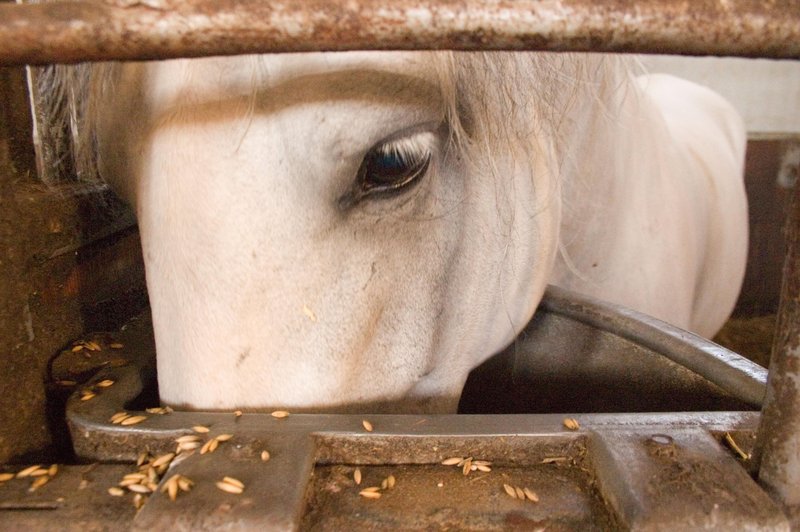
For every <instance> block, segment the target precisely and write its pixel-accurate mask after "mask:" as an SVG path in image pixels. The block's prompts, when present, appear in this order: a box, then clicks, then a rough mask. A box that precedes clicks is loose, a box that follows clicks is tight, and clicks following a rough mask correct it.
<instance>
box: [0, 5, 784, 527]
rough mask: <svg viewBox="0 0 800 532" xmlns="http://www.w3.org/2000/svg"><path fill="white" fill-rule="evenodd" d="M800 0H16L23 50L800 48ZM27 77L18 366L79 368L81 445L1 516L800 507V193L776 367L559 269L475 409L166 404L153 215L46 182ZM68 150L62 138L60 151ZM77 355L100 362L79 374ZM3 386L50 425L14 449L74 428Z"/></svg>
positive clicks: (710, 514) (518, 520) (0, 442)
mask: <svg viewBox="0 0 800 532" xmlns="http://www.w3.org/2000/svg"><path fill="white" fill-rule="evenodd" d="M798 20H800V4H798V3H797V2H791V3H788V4H787V5H782V6H780V7H776V6H775V5H773V4H772V3H762V2H751V1H745V0H741V1H730V2H722V1H720V2H715V1H701V2H694V3H692V4H691V5H687V3H685V2H678V1H660V2H654V1H653V2H640V3H638V4H636V5H633V6H632V5H629V4H628V3H624V2H608V3H601V4H597V3H594V2H586V1H580V0H574V1H568V0H562V1H555V2H543V1H534V0H530V1H522V2H514V3H509V4H506V3H502V2H486V1H475V2H471V1H466V2H463V1H462V2H435V3H425V2H392V1H388V0H387V1H386V2H368V3H363V4H359V3H357V2H305V1H303V2H284V3H281V2H268V3H267V2H259V1H239V2H210V1H198V0H194V1H188V0H184V1H175V2H162V1H160V0H148V1H143V2H113V3H112V2H109V3H106V4H89V3H80V2H76V3H52V4H31V5H11V4H0V64H2V65H26V64H27V65H42V64H48V63H73V62H77V61H84V60H90V61H91V60H114V59H119V60H123V59H126V60H127V59H158V58H168V57H195V56H205V55H225V54H241V53H271V52H275V53H279V52H296V51H306V50H330V51H337V50H357V49H456V50H478V49H497V50H552V51H566V50H574V51H583V50H593V51H605V52H643V53H647V52H658V53H675V54H698V55H703V54H708V55H738V56H745V57H771V58H785V59H796V58H800V25H798V24H797V22H798ZM21 82H22V79H21V70H12V69H5V70H3V71H2V78H0V83H2V86H1V87H2V90H3V91H4V97H5V98H6V101H5V102H4V104H3V107H0V110H2V113H3V114H2V115H0V118H2V119H3V122H2V123H0V125H1V126H2V129H0V133H2V134H3V135H4V138H2V139H0V148H2V149H1V150H0V171H2V172H5V173H7V174H8V175H11V176H14V177H13V179H9V180H7V181H3V183H2V184H3V187H4V188H2V189H0V192H2V194H3V195H2V196H0V198H2V200H3V203H2V205H4V207H3V209H4V211H3V213H2V217H0V222H2V225H0V228H2V230H3V231H4V232H3V233H2V234H3V238H4V239H6V240H4V245H5V242H8V249H9V250H10V252H9V253H8V254H7V257H6V258H4V260H3V263H2V266H4V267H5V268H6V269H7V271H4V270H0V272H3V278H2V279H0V282H3V283H6V284H0V286H2V287H4V289H5V290H6V292H5V294H7V295H8V299H9V300H10V301H17V300H19V301H20V302H21V303H20V304H19V305H18V306H19V309H18V312H17V313H16V314H15V316H21V319H20V320H19V323H16V322H15V323H11V324H3V323H0V325H2V326H3V329H2V330H3V334H5V335H8V336H9V338H10V339H4V343H6V344H9V343H14V342H15V341H16V342H17V344H15V345H14V348H13V349H12V350H11V351H10V354H9V356H8V358H7V360H0V364H4V365H6V367H7V368H8V372H9V373H11V372H15V373H14V374H20V375H22V374H24V372H20V371H19V370H18V369H17V367H18V366H20V365H22V364H23V362H25V363H27V364H29V365H30V366H31V372H32V373H33V374H34V376H33V377H31V379H30V380H31V382H33V381H35V372H36V371H37V369H36V368H39V370H41V369H42V366H45V367H46V370H47V373H48V375H49V376H51V377H52V379H51V382H50V383H49V386H51V387H55V388H56V389H59V388H58V387H59V386H63V387H64V389H66V390H69V391H73V390H74V393H71V395H70V396H69V398H68V400H67V401H66V424H68V426H69V430H70V435H71V446H72V448H73V449H74V452H75V463H71V464H62V465H58V466H52V467H51V466H50V465H49V462H50V461H51V460H49V459H48V458H49V457H48V456H47V455H46V454H45V455H41V454H39V455H37V454H30V455H29V456H28V457H27V461H28V463H29V464H30V467H23V466H16V465H15V466H4V467H3V468H2V471H4V472H6V473H4V474H2V475H0V479H5V480H3V481H0V523H4V524H5V523H8V524H9V525H10V526H12V527H14V526H16V527H22V526H40V527H48V526H49V527H54V526H57V527H74V528H81V529H83V528H86V527H89V528H116V527H118V526H128V527H133V528H149V527H154V526H168V527H178V528H180V529H195V528H199V529H204V528H213V527H223V526H225V527H241V528H245V527H268V528H282V529H283V528H287V529H294V528H328V529H340V528H344V527H348V526H349V527H353V526H357V527H371V528H379V529H380V528H402V529H409V528H434V527H435V528H439V527H441V528H445V527H450V528H459V529H460V528H473V529H506V528H531V527H533V528H539V527H550V526H552V527H555V528H565V529H616V528H623V529H624V528H633V529H661V528H664V529H666V528H709V527H720V528H737V529H738V528H769V529H788V528H789V526H790V525H793V526H797V523H798V521H797V515H798V514H797V508H799V507H800V506H798V505H799V504H800V500H798V499H800V478H798V476H800V473H798V467H800V466H799V465H798V458H799V457H800V453H798V442H797V439H798V438H800V418H798V415H797V409H798V408H800V397H798V395H797V390H796V387H795V386H794V385H793V383H794V382H795V379H796V378H797V363H796V358H797V356H800V353H798V344H800V330H798V327H800V309H799V308H798V299H800V286H798V283H800V258H799V257H798V252H800V251H798V247H797V245H798V231H797V228H798V227H800V201H798V200H797V196H798V193H797V191H796V192H795V197H796V199H795V202H794V207H793V211H792V216H793V218H792V219H791V220H790V222H789V228H790V232H789V240H790V243H791V246H790V250H789V253H788V255H787V259H786V266H785V271H784V284H783V293H782V296H781V301H782V306H781V312H780V319H779V324H778V335H777V338H776V342H775V348H774V354H773V363H772V373H771V374H770V378H769V383H768V382H767V375H766V371H765V370H764V369H763V368H761V367H759V366H757V365H755V364H753V363H750V362H748V361H747V360H745V359H743V358H742V357H740V356H738V355H736V354H735V353H732V352H730V351H727V350H725V349H723V348H721V347H719V346H717V345H715V344H712V343H711V342H708V341H705V340H703V339H700V338H698V337H695V336H694V335H691V334H689V333H686V332H684V331H681V330H679V329H676V328H674V327H670V326H668V325H666V324H663V323H660V322H658V321H656V320H653V319H651V318H648V317H647V316H643V315H641V314H638V313H635V312H632V311H628V310H626V309H623V308H620V307H616V306H613V305H609V304H605V303H602V302H599V301H596V300H593V299H591V298H586V297H581V296H578V295H577V294H572V293H568V292H566V291H563V290H559V289H556V288H552V289H550V290H549V291H548V294H547V295H546V297H545V300H544V302H543V304H542V306H541V308H540V310H539V311H538V312H537V315H536V316H535V317H534V319H533V321H532V322H531V323H530V324H529V326H528V328H527V329H526V330H525V332H524V333H523V335H522V336H521V337H520V338H519V339H518V340H517V342H516V343H515V345H514V346H512V347H511V348H509V349H508V350H507V351H505V352H503V353H501V354H500V355H498V356H497V357H495V358H494V359H492V360H491V361H489V362H488V363H487V364H486V365H485V366H484V367H482V368H479V369H478V370H476V372H475V373H474V374H473V377H472V378H471V379H470V381H469V382H468V384H467V388H466V390H465V392H464V396H463V397H462V403H461V410H462V412H464V413H467V414H469V415H464V414H461V415H443V416H423V415H359V416H353V415H333V414H292V413H286V412H274V413H272V414H259V413H242V412H238V411H237V412H177V411H175V412H173V411H171V410H169V409H165V408H162V407H160V406H159V404H158V396H157V391H156V390H155V387H154V379H153V373H154V367H153V351H154V348H153V345H152V336H151V331H150V328H149V324H148V322H147V319H146V318H139V319H134V320H133V321H127V320H128V318H131V317H132V316H134V315H136V314H138V313H139V312H140V311H141V310H142V307H143V300H142V295H141V293H142V290H143V281H142V266H141V259H140V257H139V256H138V254H137V246H138V241H137V237H136V232H135V229H134V228H133V227H132V221H131V218H130V217H129V216H128V215H126V214H124V213H123V214H119V212H118V210H117V209H110V210H111V211H113V212H114V213H115V214H114V215H113V216H112V215H109V209H99V208H98V207H97V205H98V204H101V203H102V204H103V205H106V206H108V204H109V202H113V200H111V199H108V198H105V199H103V198H104V197H105V195H106V193H105V192H104V191H103V190H97V189H92V190H87V191H82V190H77V191H76V189H75V187H74V186H73V187H71V188H69V187H67V188H64V189H59V190H61V194H60V195H55V196H54V195H53V194H52V190H48V189H45V188H43V187H42V186H41V185H39V184H38V181H37V180H36V178H35V175H36V171H35V167H36V161H35V160H34V157H33V155H32V152H31V151H30V149H29V145H28V144H29V141H28V140H27V139H28V136H29V134H30V129H29V128H30V125H29V122H30V120H29V118H28V116H27V113H26V112H25V111H23V110H24V109H27V104H26V103H25V102H26V95H25V93H24V91H23V90H20V87H21V86H22V85H21ZM6 96H7V97H6ZM34 116H35V113H34ZM46 164H49V163H48V162H47V159H46V157H44V156H43V157H42V158H40V160H39V167H40V171H44V165H46ZM12 182H13V183H12ZM20 183H21V184H22V185H20ZM12 184H13V187H12ZM795 188H796V189H797V188H798V187H795ZM15 220H18V222H16V223H17V225H14V223H15ZM31 249H35V250H36V251H37V252H31ZM121 287H125V288H126V290H120V288H121ZM123 322H125V327H124V328H123V327H122V326H121V325H122V323H123ZM109 329H114V330H113V332H111V333H104V334H101V335H95V336H92V337H91V338H87V339H86V340H85V341H83V342H81V343H76V344H71V343H69V344H68V343H67V342H69V340H70V339H71V338H74V337H77V336H78V335H80V334H82V333H83V332H85V331H87V330H109ZM18 339H22V341H19V340H18ZM26 339H27V342H26V341H25V340H26ZM53 353H59V356H57V357H55V358H52V357H51V355H52V354H53ZM75 368H79V369H80V370H81V371H78V370H76V369H75ZM98 370H99V371H98ZM76 373H77V374H79V377H81V378H83V379H85V380H84V381H82V382H77V381H76V382H69V380H70V379H68V378H67V377H71V376H72V375H74V374H76ZM78 380H80V379H78ZM3 386H4V388H3V391H4V393H3V396H4V398H3V399H2V400H1V401H0V407H2V409H3V415H4V416H7V417H4V419H12V420H13V421H12V425H13V426H12V429H11V432H8V433H6V434H12V435H13V434H15V432H14V430H16V434H23V433H26V432H30V433H31V434H32V435H33V438H32V440H33V442H32V444H31V445H30V446H29V447H28V448H24V449H23V450H22V451H19V450H16V451H14V445H13V444H14V442H13V441H11V440H12V438H10V437H9V436H5V435H4V436H3V439H0V451H3V452H4V453H5V454H4V455H2V456H5V457H13V456H17V455H20V454H24V453H25V452H28V451H31V452H33V451H35V450H36V449H41V448H42V447H47V444H48V443H53V442H52V440H53V439H54V438H57V437H58V435H59V434H66V432H65V426H64V425H63V423H64V420H63V415H62V416H61V419H60V423H62V424H59V409H60V405H61V404H62V403H59V401H58V395H59V394H58V393H52V390H51V393H50V394H49V395H48V399H47V401H45V399H44V398H43V397H39V398H38V401H39V403H38V404H40V405H42V409H44V405H45V403H46V404H47V406H48V408H49V409H50V410H51V411H52V412H51V416H50V419H51V421H50V422H51V423H52V424H53V428H52V430H51V431H50V432H48V431H44V430H42V427H41V424H42V423H43V421H37V420H36V416H33V415H29V416H26V415H25V412H24V411H22V412H21V411H20V410H21V409H20V407H19V406H18V405H19V404H23V405H24V404H36V401H37V397H36V393H37V391H36V387H35V386H22V387H21V388H20V387H18V386H17V385H16V384H12V383H8V382H6V383H5V384H4V385H3ZM765 394H766V399H764V396H765ZM40 395H41V394H40ZM62 395H63V394H62ZM54 397H55V399H54ZM762 405H763V408H762ZM759 409H762V410H761V412H759ZM548 412H550V413H548ZM9 413H13V415H9ZM26 423H27V424H26ZM48 434H50V436H48ZM48 438H49V440H48ZM55 443H58V442H57V441H56V442H55ZM56 447H57V445H56ZM751 451H752V452H753V457H752V458H751V456H750V452H751ZM45 461H47V462H48V463H47V464H44V463H43V462H45ZM37 463H38V465H37ZM12 473H13V474H12ZM8 477H16V478H8ZM754 478H755V480H754ZM121 480H122V482H120V481H121Z"/></svg>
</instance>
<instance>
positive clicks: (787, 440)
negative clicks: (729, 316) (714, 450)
mask: <svg viewBox="0 0 800 532" xmlns="http://www.w3.org/2000/svg"><path fill="white" fill-rule="evenodd" d="M786 238H787V241H788V245H787V252H786V259H785V262H784V266H783V284H782V287H781V301H780V306H779V309H778V323H777V327H776V331H775V341H774V343H773V346H772V357H771V361H770V372H769V377H768V381H767V396H766V398H765V400H764V408H763V410H762V415H761V424H760V426H759V429H758V437H757V439H756V445H755V449H754V460H755V463H756V464H760V466H759V471H758V480H759V482H760V483H761V484H762V485H763V486H764V487H765V489H767V491H769V492H771V493H772V494H773V495H774V496H776V497H777V498H778V499H779V500H780V501H782V502H783V503H784V504H785V505H787V506H797V505H800V182H798V183H795V186H794V196H793V200H792V206H791V207H790V213H789V216H788V218H787V222H786Z"/></svg>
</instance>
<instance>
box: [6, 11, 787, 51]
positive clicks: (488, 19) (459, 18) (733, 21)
mask: <svg viewBox="0 0 800 532" xmlns="http://www.w3.org/2000/svg"><path fill="white" fill-rule="evenodd" d="M357 49H364V50H367V49H368V50H388V49H398V50H411V49H414V50H417V49H451V50H553V51H567V50H571V51H602V52H638V53H671V54H688V55H734V56H744V57H771V58H794V59H798V58H800V0H784V1H781V2H764V1H760V0H693V1H691V2H687V1H686V0H640V1H636V2H631V1H627V0H606V1H602V0H514V1H511V0H368V1H367V0H363V1H357V0H270V1H265V0H106V1H105V2H104V3H97V2H53V3H45V4H25V5H14V4H9V3H0V65H13V64H17V65H19V64H45V63H74V62H78V61H84V60H92V61H96V60H110V59H157V58H171V57H196V56H207V55H233V54H242V53H266V52H299V51H309V50H357Z"/></svg>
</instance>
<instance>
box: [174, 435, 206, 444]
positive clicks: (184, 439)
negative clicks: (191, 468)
mask: <svg viewBox="0 0 800 532" xmlns="http://www.w3.org/2000/svg"><path fill="white" fill-rule="evenodd" d="M197 441H200V436H198V435H197V434H186V435H184V436H179V437H177V438H175V443H189V442H197Z"/></svg>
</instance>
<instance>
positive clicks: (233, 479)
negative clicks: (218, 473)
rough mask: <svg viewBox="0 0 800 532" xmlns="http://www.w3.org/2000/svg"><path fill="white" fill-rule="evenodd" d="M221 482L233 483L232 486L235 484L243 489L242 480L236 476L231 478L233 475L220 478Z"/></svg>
mask: <svg viewBox="0 0 800 532" xmlns="http://www.w3.org/2000/svg"><path fill="white" fill-rule="evenodd" d="M222 482H227V483H228V484H232V485H234V486H237V487H239V488H242V489H244V482H242V481H241V480H239V479H238V478H233V477H223V479H222Z"/></svg>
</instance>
